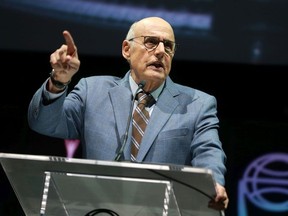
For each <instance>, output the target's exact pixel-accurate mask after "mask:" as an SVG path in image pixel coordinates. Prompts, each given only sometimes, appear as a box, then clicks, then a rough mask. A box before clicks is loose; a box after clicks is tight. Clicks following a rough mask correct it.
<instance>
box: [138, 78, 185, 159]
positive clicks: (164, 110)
mask: <svg viewBox="0 0 288 216" xmlns="http://www.w3.org/2000/svg"><path fill="white" fill-rule="evenodd" d="M170 81H171V80H168V81H167V83H166V85H167V86H166V88H164V90H163V92H162V94H161V96H160V97H159V98H158V101H157V102H156V104H155V107H154V109H153V112H152V116H151V118H150V122H149V124H148V126H147V128H146V131H145V134H144V136H143V138H142V142H141V147H140V150H139V152H138V155H137V161H143V159H144V157H145V156H146V154H147V153H148V151H149V149H150V148H151V146H152V144H153V142H154V140H155V138H156V137H157V135H158V134H159V132H160V131H161V130H162V128H163V126H164V125H165V124H166V122H167V121H168V119H169V118H170V116H171V115H172V113H173V112H174V110H175V109H176V107H177V106H178V105H179V102H178V101H177V100H176V99H175V96H177V95H178V94H179V92H178V91H177V90H176V89H173V88H172V87H173V86H174V85H173V83H172V82H170ZM146 134H147V135H146Z"/></svg>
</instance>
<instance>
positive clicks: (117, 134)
mask: <svg viewBox="0 0 288 216" xmlns="http://www.w3.org/2000/svg"><path fill="white" fill-rule="evenodd" d="M129 74H130V72H127V73H126V75H125V76H124V78H119V77H114V76H91V77H87V78H82V79H81V80H80V81H79V83H78V84H77V85H76V86H75V87H74V89H73V90H72V91H71V92H70V93H69V94H68V95H67V96H66V94H63V95H62V96H61V97H59V98H57V99H54V100H49V101H48V102H47V101H46V100H45V98H44V97H43V92H44V88H45V85H46V82H47V81H46V82H45V83H44V84H43V85H42V87H41V88H40V89H38V91H37V92H36V93H35V95H34V96H33V98H32V100H31V102H30V105H29V109H28V122H29V125H30V127H31V129H33V130H34V131H36V132H38V133H40V134H44V135H47V136H52V137H58V138H63V139H66V138H70V139H72V138H73V139H75V138H77V139H80V140H81V143H82V151H83V154H84V155H83V157H84V158H87V159H95V160H114V158H115V155H116V154H117V151H119V149H120V148H121V145H122V144H123V143H122V142H123V141H122V140H123V135H124V133H125V130H126V125H127V121H128V116H129V113H130V106H131V102H132V92H131V89H130V85H129ZM218 128H219V120H218V118H217V103H216V99H215V97H213V96H211V95H209V94H207V93H204V92H202V91H199V90H196V89H193V88H190V87H187V86H183V85H179V84H176V83H174V82H173V81H172V80H171V79H170V77H167V80H166V84H165V86H164V89H163V91H162V93H161V94H160V96H159V98H158V100H157V102H156V104H155V107H154V110H153V112H152V115H151V117H150V121H149V124H148V126H147V128H146V131H145V134H144V137H143V139H142V143H141V148H140V150H139V153H138V156H137V161H139V162H144V163H164V164H179V165H190V166H193V167H199V168H207V169H211V170H212V171H213V173H214V178H215V180H216V181H217V182H218V183H220V184H222V185H224V184H225V180H224V174H225V172H226V168H225V161H226V155H225V153H224V152H223V149H222V144H221V142H220V140H219V135H218ZM130 142H131V127H130V131H129V136H128V139H127V144H126V148H125V149H124V160H130Z"/></svg>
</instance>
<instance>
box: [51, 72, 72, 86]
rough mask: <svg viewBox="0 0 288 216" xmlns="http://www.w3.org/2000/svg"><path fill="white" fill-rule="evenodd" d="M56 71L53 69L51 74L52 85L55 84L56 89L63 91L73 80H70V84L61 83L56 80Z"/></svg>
mask: <svg viewBox="0 0 288 216" xmlns="http://www.w3.org/2000/svg"><path fill="white" fill-rule="evenodd" d="M54 77H55V76H54V69H52V71H51V73H50V80H51V83H52V84H53V86H55V87H56V88H58V89H60V90H63V89H64V88H66V86H68V84H69V83H70V82H71V80H69V81H68V82H65V83H64V82H60V81H58V80H56V79H55V78H54Z"/></svg>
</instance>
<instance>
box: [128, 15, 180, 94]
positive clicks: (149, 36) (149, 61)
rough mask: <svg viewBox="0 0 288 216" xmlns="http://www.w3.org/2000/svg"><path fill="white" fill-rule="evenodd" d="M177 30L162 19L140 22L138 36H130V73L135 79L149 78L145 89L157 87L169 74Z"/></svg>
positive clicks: (136, 34) (149, 89) (137, 80)
mask: <svg viewBox="0 0 288 216" xmlns="http://www.w3.org/2000/svg"><path fill="white" fill-rule="evenodd" d="M174 40H175V39H174V34H173V30H172V29H171V27H170V25H167V24H166V22H163V21H161V20H160V21H158V20H156V21H154V22H152V21H148V22H145V23H143V24H142V23H141V24H138V26H137V28H136V31H135V37H134V38H133V39H131V40H129V45H128V46H129V51H128V52H129V57H128V58H127V60H128V61H129V62H130V67H131V74H132V77H133V78H134V80H135V81H136V83H139V82H140V81H141V80H145V81H146V85H145V91H148V92H151V91H153V90H155V89H156V88H158V87H159V86H160V85H161V84H162V83H163V82H164V81H165V79H166V77H167V76H168V75H169V73H170V70H171V63H172V59H173V56H174V46H175V43H174Z"/></svg>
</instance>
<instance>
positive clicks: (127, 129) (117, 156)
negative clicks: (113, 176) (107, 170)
mask: <svg viewBox="0 0 288 216" xmlns="http://www.w3.org/2000/svg"><path fill="white" fill-rule="evenodd" d="M145 84H146V82H145V81H144V80H142V81H141V82H140V83H139V84H138V88H137V90H136V92H135V94H134V95H133V99H132V103H131V106H130V112H129V116H128V121H127V125H126V130H125V134H124V137H123V142H122V145H121V148H120V150H119V151H118V153H117V154H116V156H115V158H114V161H120V158H121V156H122V154H123V151H124V148H125V146H126V143H127V139H128V132H129V128H130V122H131V119H132V115H133V107H134V103H135V100H136V95H137V93H138V91H139V90H140V89H143V88H144V86H145Z"/></svg>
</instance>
